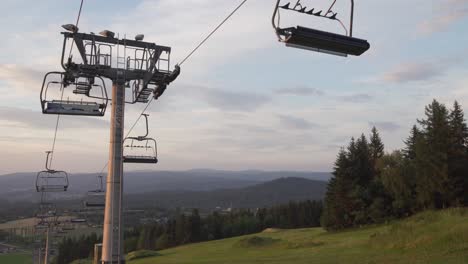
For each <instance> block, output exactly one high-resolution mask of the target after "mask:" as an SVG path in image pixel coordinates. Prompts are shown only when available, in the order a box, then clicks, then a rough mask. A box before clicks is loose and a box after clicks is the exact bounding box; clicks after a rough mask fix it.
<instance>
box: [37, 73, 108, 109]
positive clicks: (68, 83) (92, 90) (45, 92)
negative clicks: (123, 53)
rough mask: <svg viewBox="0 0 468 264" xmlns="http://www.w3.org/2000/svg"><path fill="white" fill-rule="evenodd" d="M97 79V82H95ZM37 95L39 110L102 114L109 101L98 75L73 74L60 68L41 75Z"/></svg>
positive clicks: (102, 81)
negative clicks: (42, 76)
mask: <svg viewBox="0 0 468 264" xmlns="http://www.w3.org/2000/svg"><path fill="white" fill-rule="evenodd" d="M96 79H97V80H100V84H97V83H95V80H96ZM40 98H41V107H42V113H44V114H56V115H81V116H104V114H105V112H106V108H107V102H108V96H107V91H106V87H105V83H104V80H103V79H102V78H101V77H94V76H78V77H75V76H70V75H67V73H63V72H49V73H47V74H46V75H45V76H44V81H43V83H42V89H41V95H40ZM83 98H85V99H86V100H83ZM90 99H95V100H94V101H93V100H90Z"/></svg>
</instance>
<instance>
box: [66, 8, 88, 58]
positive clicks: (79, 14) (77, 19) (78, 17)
mask: <svg viewBox="0 0 468 264" xmlns="http://www.w3.org/2000/svg"><path fill="white" fill-rule="evenodd" d="M83 2H84V0H81V4H80V9H79V11H78V16H77V17H76V23H75V27H76V31H78V23H80V17H81V10H82V8H83ZM74 44H75V42H72V44H71V48H70V53H69V54H68V57H71V54H72V51H73V45H74Z"/></svg>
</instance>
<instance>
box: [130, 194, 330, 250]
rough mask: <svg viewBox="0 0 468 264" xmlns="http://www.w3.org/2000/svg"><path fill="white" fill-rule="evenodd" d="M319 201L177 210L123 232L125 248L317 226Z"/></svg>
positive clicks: (153, 246)
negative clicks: (202, 214)
mask: <svg viewBox="0 0 468 264" xmlns="http://www.w3.org/2000/svg"><path fill="white" fill-rule="evenodd" d="M321 213H322V203H321V202H320V201H302V202H290V203H288V204H284V205H278V206H274V207H270V208H259V209H257V210H248V209H245V210H239V211H235V212H228V213H220V212H217V211H215V212H213V213H211V214H210V215H208V216H206V217H200V214H199V212H198V210H197V209H194V210H193V211H192V212H191V214H190V215H185V214H178V215H177V216H176V217H175V218H173V219H170V220H168V221H167V222H166V223H153V224H148V225H145V226H140V227H136V228H134V229H133V230H132V231H130V232H128V233H127V235H126V243H125V247H126V248H125V251H126V252H130V251H134V250H140V249H150V250H160V249H165V248H169V247H174V246H179V245H183V244H188V243H194V242H201V241H210V240H215V239H222V238H229V237H234V236H241V235H247V234H252V233H257V232H261V231H262V230H264V229H266V228H303V227H317V226H320V215H321Z"/></svg>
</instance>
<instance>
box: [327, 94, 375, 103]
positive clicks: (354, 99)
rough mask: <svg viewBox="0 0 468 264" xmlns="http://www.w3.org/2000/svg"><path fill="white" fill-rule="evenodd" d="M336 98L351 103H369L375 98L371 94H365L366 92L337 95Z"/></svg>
mask: <svg viewBox="0 0 468 264" xmlns="http://www.w3.org/2000/svg"><path fill="white" fill-rule="evenodd" d="M336 98H337V99H338V100H340V101H344V102H349V103H367V102H370V101H371V100H372V99H373V97H372V96H371V95H369V94H364V93H358V94H350V95H341V96H336Z"/></svg>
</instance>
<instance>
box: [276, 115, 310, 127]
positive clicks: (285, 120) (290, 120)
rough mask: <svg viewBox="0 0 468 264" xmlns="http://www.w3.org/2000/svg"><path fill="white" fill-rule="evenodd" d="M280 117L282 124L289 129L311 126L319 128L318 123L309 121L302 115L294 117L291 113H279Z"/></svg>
mask: <svg viewBox="0 0 468 264" xmlns="http://www.w3.org/2000/svg"><path fill="white" fill-rule="evenodd" d="M278 118H279V120H280V122H281V126H282V127H285V128H288V129H300V130H305V129H311V128H318V127H319V126H318V125H317V124H314V123H312V122H309V121H307V120H305V119H303V118H300V117H294V116H289V115H278Z"/></svg>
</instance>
